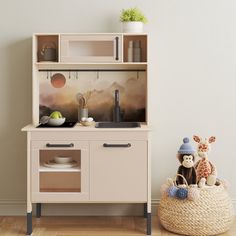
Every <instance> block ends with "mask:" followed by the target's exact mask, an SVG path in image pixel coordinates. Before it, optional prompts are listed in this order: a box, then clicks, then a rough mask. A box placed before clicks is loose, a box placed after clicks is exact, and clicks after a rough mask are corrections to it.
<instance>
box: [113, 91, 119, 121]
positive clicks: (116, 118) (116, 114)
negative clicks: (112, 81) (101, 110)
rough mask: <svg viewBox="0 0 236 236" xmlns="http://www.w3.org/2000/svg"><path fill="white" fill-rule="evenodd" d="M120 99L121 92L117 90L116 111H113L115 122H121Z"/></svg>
mask: <svg viewBox="0 0 236 236" xmlns="http://www.w3.org/2000/svg"><path fill="white" fill-rule="evenodd" d="M119 102H120V98H119V90H118V89H116V90H115V100H114V109H113V122H120V117H121V113H120V105H119Z"/></svg>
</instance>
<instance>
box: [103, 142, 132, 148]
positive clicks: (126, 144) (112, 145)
mask: <svg viewBox="0 0 236 236" xmlns="http://www.w3.org/2000/svg"><path fill="white" fill-rule="evenodd" d="M103 147H114V148H116V147H124V148H127V147H131V144H130V143H125V144H113V143H112V144H109V143H104V144H103Z"/></svg>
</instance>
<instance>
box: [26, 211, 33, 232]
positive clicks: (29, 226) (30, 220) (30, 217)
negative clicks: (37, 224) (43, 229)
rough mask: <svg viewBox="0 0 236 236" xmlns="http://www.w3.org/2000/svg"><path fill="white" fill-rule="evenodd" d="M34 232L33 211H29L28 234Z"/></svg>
mask: <svg viewBox="0 0 236 236" xmlns="http://www.w3.org/2000/svg"><path fill="white" fill-rule="evenodd" d="M31 234H32V212H30V213H27V235H31Z"/></svg>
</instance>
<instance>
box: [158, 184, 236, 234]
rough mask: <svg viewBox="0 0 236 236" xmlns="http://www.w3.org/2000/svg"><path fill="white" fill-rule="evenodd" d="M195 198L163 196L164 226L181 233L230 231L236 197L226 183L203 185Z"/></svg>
mask: <svg viewBox="0 0 236 236" xmlns="http://www.w3.org/2000/svg"><path fill="white" fill-rule="evenodd" d="M199 191H200V197H199V198H198V199H197V200H195V201H190V200H188V199H185V200H179V199H177V198H171V197H168V196H165V195H164V196H163V197H162V199H161V201H160V207H159V212H158V213H159V217H160V221H161V224H162V226H163V227H164V228H165V229H167V230H169V231H172V232H174V233H178V234H181V235H196V236H205V235H216V234H220V233H223V232H226V231H227V230H228V229H229V228H230V226H231V224H232V223H233V220H234V210H233V205H232V201H231V199H230V197H229V195H228V192H227V191H226V190H225V188H224V187H223V185H222V184H221V183H219V184H218V185H214V186H211V187H210V186H209V187H205V188H201V189H199Z"/></svg>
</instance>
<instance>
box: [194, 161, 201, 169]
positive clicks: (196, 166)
mask: <svg viewBox="0 0 236 236" xmlns="http://www.w3.org/2000/svg"><path fill="white" fill-rule="evenodd" d="M199 163H200V160H199V161H197V163H196V164H195V165H194V168H195V170H197V168H198V165H199Z"/></svg>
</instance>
